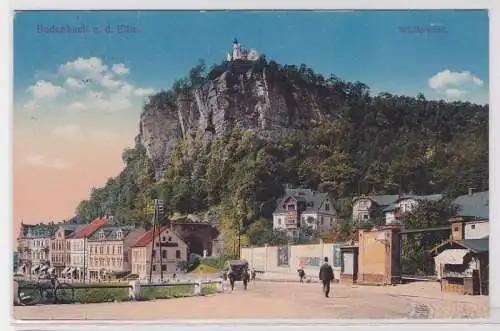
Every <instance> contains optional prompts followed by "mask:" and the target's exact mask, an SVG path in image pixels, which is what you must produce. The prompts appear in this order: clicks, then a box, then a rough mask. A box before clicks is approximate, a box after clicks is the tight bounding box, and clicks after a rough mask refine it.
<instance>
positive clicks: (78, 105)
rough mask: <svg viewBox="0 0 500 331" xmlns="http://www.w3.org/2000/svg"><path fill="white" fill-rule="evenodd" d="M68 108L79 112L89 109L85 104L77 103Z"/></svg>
mask: <svg viewBox="0 0 500 331" xmlns="http://www.w3.org/2000/svg"><path fill="white" fill-rule="evenodd" d="M67 108H68V109H69V110H72V111H79V110H84V109H86V108H87V107H86V106H85V104H84V103H83V102H79V101H75V102H72V103H71V104H70V105H69V106H68V107H67Z"/></svg>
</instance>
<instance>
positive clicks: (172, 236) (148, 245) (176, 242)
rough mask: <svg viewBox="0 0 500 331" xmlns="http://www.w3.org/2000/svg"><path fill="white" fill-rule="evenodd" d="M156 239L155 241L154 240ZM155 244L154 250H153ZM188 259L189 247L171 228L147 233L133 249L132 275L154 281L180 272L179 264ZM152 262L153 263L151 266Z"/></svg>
mask: <svg viewBox="0 0 500 331" xmlns="http://www.w3.org/2000/svg"><path fill="white" fill-rule="evenodd" d="M153 239H154V240H153ZM153 242H154V249H153ZM187 258H188V245H187V244H186V243H185V242H184V241H183V240H182V239H181V237H180V236H179V235H178V234H177V233H175V231H173V230H172V228H170V227H164V228H161V229H156V231H155V234H154V235H153V230H149V231H148V232H146V233H145V234H144V235H143V236H142V237H141V238H140V239H139V240H138V241H137V242H136V243H135V244H134V245H133V247H132V274H136V275H138V276H139V278H140V279H149V275H150V272H151V273H152V277H154V279H158V278H160V277H161V274H162V273H163V275H164V276H166V275H168V274H174V273H176V272H177V271H178V267H179V264H180V263H182V262H186V261H187ZM151 261H153V263H152V265H151Z"/></svg>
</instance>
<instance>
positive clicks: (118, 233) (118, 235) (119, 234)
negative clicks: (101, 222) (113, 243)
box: [116, 230, 123, 239]
mask: <svg viewBox="0 0 500 331" xmlns="http://www.w3.org/2000/svg"><path fill="white" fill-rule="evenodd" d="M122 235H123V234H122V231H121V230H118V231H116V239H122Z"/></svg>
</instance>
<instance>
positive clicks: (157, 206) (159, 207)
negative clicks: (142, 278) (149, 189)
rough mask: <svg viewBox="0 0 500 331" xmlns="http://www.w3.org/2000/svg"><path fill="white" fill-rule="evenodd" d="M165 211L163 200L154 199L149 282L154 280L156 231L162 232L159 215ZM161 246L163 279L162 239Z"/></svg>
mask: <svg viewBox="0 0 500 331" xmlns="http://www.w3.org/2000/svg"><path fill="white" fill-rule="evenodd" d="M163 213H164V207H163V200H160V199H155V200H154V212H153V242H152V245H151V265H150V266H149V283H151V282H152V279H153V263H154V257H155V255H154V252H155V237H156V232H158V234H159V233H160V231H159V229H158V226H157V221H158V215H163ZM159 247H160V252H159V254H160V277H161V280H163V261H162V256H161V254H162V247H161V241H160V244H159Z"/></svg>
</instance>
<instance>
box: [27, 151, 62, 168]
mask: <svg viewBox="0 0 500 331" xmlns="http://www.w3.org/2000/svg"><path fill="white" fill-rule="evenodd" d="M26 162H27V163H28V164H29V165H31V166H33V167H36V168H49V169H55V170H63V169H67V168H70V167H71V166H72V164H71V163H69V162H68V161H65V160H63V159H59V158H49V157H47V156H44V155H40V154H32V155H28V156H26Z"/></svg>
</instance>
